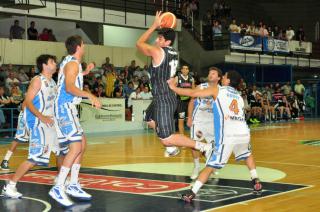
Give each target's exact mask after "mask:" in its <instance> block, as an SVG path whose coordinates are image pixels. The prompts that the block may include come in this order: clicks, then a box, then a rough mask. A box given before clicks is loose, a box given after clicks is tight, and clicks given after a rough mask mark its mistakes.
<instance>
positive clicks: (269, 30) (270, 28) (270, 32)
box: [267, 26, 274, 37]
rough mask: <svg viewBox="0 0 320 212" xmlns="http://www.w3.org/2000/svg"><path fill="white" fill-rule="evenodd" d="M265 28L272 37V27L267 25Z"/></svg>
mask: <svg viewBox="0 0 320 212" xmlns="http://www.w3.org/2000/svg"><path fill="white" fill-rule="evenodd" d="M267 30H268V35H269V36H271V37H273V36H274V31H273V29H272V27H271V26H268V28H267Z"/></svg>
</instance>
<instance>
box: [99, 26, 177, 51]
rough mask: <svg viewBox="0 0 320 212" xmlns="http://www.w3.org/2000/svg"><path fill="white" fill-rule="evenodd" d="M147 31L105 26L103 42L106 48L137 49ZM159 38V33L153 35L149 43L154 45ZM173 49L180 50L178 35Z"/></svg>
mask: <svg viewBox="0 0 320 212" xmlns="http://www.w3.org/2000/svg"><path fill="white" fill-rule="evenodd" d="M145 31H146V30H145V29H143V30H142V29H134V28H126V27H118V26H109V25H104V26H103V41H104V45H106V46H119V47H132V48H135V46H136V42H137V40H138V38H139V37H140V36H141V35H142V34H143V33H144V32H145ZM156 38H157V33H156V32H155V33H153V35H152V37H151V38H150V39H149V42H150V43H151V44H152V43H154V41H155V40H156ZM173 47H174V48H175V49H178V33H176V40H175V42H174V45H173Z"/></svg>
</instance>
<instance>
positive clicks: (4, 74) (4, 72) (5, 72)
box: [0, 65, 8, 82]
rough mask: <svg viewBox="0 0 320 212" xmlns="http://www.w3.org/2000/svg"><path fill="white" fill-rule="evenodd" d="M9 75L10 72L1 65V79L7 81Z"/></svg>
mask: <svg viewBox="0 0 320 212" xmlns="http://www.w3.org/2000/svg"><path fill="white" fill-rule="evenodd" d="M7 77H8V72H7V71H6V70H5V68H4V66H2V65H0V81H1V82H5V80H6V79H7Z"/></svg>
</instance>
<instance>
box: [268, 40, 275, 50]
mask: <svg viewBox="0 0 320 212" xmlns="http://www.w3.org/2000/svg"><path fill="white" fill-rule="evenodd" d="M267 45H268V50H269V51H273V50H274V47H275V42H274V39H273V38H269V39H268V43H267Z"/></svg>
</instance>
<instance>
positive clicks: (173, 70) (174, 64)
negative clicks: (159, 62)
mask: <svg viewBox="0 0 320 212" xmlns="http://www.w3.org/2000/svg"><path fill="white" fill-rule="evenodd" d="M169 65H170V77H174V75H175V74H176V71H177V67H178V60H171V61H170V62H169Z"/></svg>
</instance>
